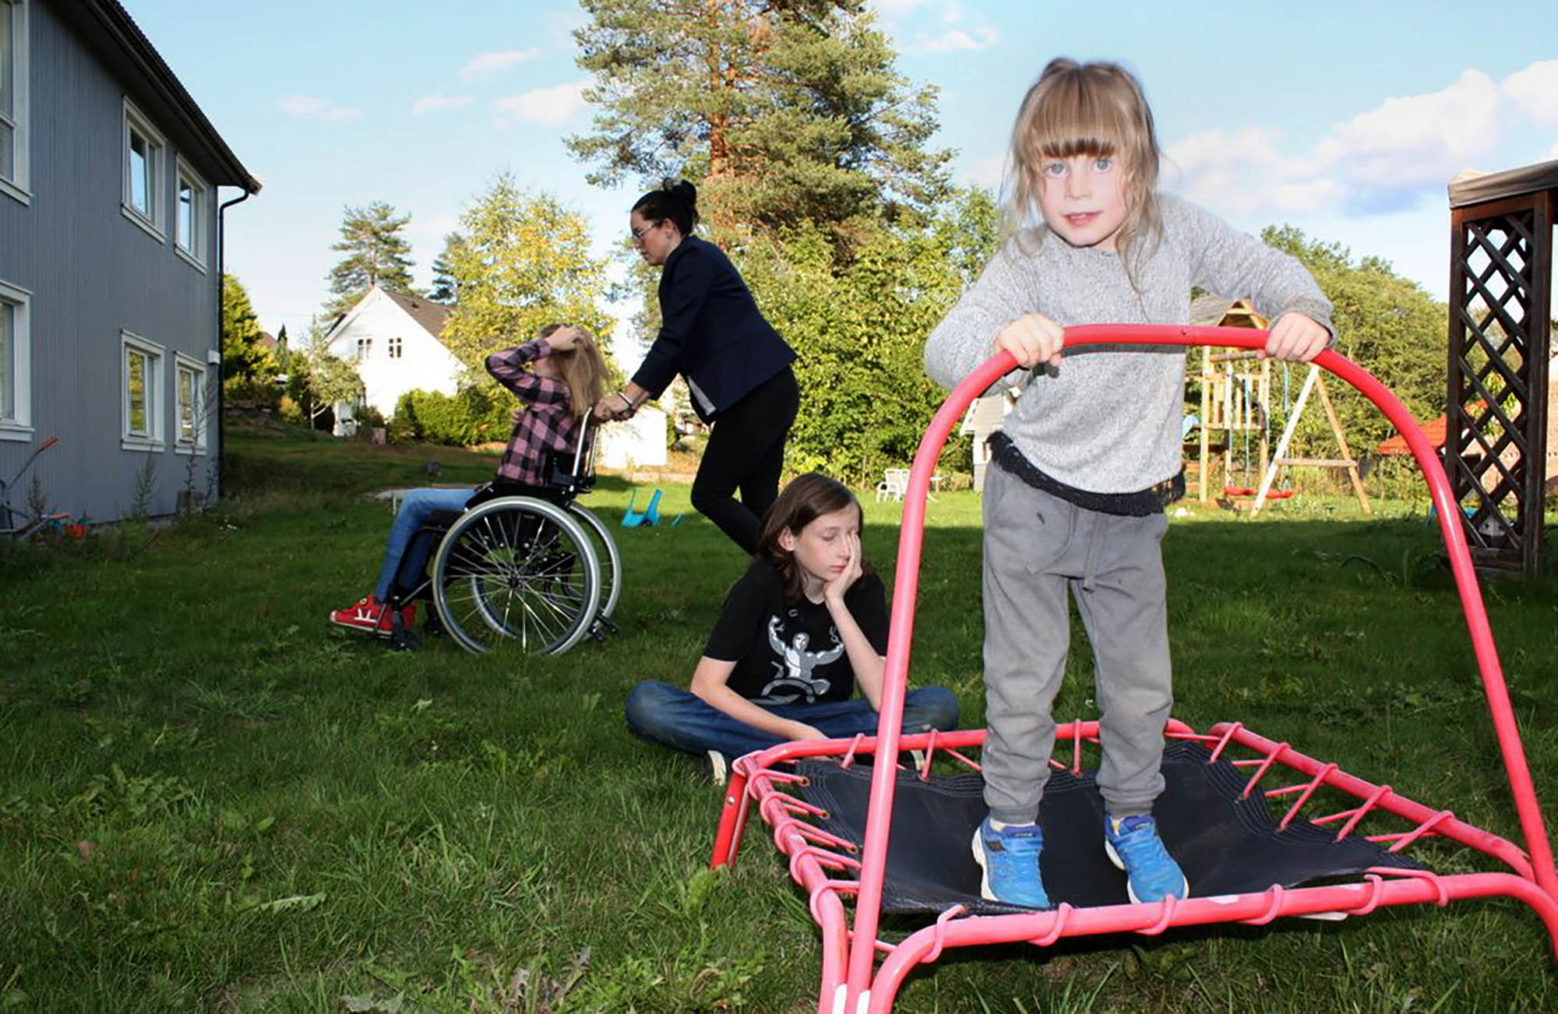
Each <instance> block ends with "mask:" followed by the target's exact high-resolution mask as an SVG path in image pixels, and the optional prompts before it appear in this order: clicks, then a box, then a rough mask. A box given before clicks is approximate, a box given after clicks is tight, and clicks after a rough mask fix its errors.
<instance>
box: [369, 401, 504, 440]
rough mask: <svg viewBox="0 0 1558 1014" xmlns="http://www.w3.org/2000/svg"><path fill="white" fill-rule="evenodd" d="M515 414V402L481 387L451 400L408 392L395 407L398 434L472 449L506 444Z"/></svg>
mask: <svg viewBox="0 0 1558 1014" xmlns="http://www.w3.org/2000/svg"><path fill="white" fill-rule="evenodd" d="M513 410H514V402H513V399H511V398H506V397H505V398H498V397H495V396H494V395H493V393H492V392H489V391H487V390H485V389H483V388H480V387H467V388H462V389H461V390H460V392H459V393H457V394H455V395H453V396H451V395H447V394H440V393H439V392H437V391H407V392H406V393H405V394H403V395H401V396H400V401H399V402H397V403H396V405H395V424H396V425H395V431H396V433H397V434H401V433H405V434H409V435H410V436H411V437H413V438H415V439H417V440H426V441H429V442H431V443H435V444H449V445H452V446H455V447H469V446H470V445H472V444H480V443H486V442H487V441H489V440H503V439H505V438H506V437H507V436H508V434H509V430H510V428H511V427H510V425H509V416H510V414H511V413H512V412H513Z"/></svg>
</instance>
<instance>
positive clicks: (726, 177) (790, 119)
mask: <svg viewBox="0 0 1558 1014" xmlns="http://www.w3.org/2000/svg"><path fill="white" fill-rule="evenodd" d="M581 6H583V8H584V10H585V12H586V14H588V15H589V17H590V19H591V21H590V23H589V24H588V25H586V26H585V27H583V28H581V29H579V30H577V31H576V32H575V33H574V37H575V39H576V41H577V42H578V44H579V51H580V52H579V57H578V62H579V65H580V66H581V67H583V68H585V69H586V70H588V71H590V72H592V73H593V74H594V75H595V81H594V84H593V86H592V87H591V88H590V89H589V90H588V91H587V92H586V93H585V96H586V98H587V99H588V100H589V101H590V103H591V104H592V105H593V106H594V107H595V108H596V109H597V110H598V112H597V114H596V117H595V121H594V124H593V129H592V131H591V132H590V133H588V134H585V135H581V136H576V137H572V138H569V139H568V145H569V147H570V149H571V150H572V151H573V153H574V155H575V156H576V157H577V158H579V159H581V160H582V161H585V162H587V163H590V164H592V165H593V166H594V169H593V170H592V171H591V173H590V174H589V177H588V178H589V180H590V181H591V182H592V183H596V184H607V185H612V184H616V183H619V182H620V181H621V180H622V179H623V178H624V177H625V176H636V177H639V178H640V179H642V180H646V181H651V182H654V181H658V180H659V179H660V178H662V177H669V176H684V177H687V178H689V179H692V180H693V181H694V182H696V183H697V184H698V185H699V187H700V200H699V203H700V207H701V209H702V210H703V212H704V214H705V217H706V218H707V219H708V220H709V221H710V223H711V225H712V226H713V232H714V238H715V239H716V241H719V242H728V241H730V240H731V239H733V238H734V237H735V236H736V235H739V234H741V233H744V232H747V231H750V230H761V229H776V228H783V227H789V226H793V225H797V224H799V223H800V222H802V221H811V222H814V223H817V224H820V225H823V226H825V227H827V228H829V229H830V230H832V231H833V232H834V233H835V234H838V233H842V232H846V231H849V230H850V229H851V228H852V226H851V225H850V223H852V222H855V221H857V220H859V219H861V218H867V219H880V218H882V217H884V216H886V217H888V218H895V217H898V215H899V213H901V212H904V211H910V212H915V213H921V214H923V213H925V212H927V211H928V210H929V209H930V208H931V207H933V205H934V204H935V202H936V201H937V199H938V198H939V197H941V196H942V195H943V194H944V193H945V191H946V188H947V173H946V164H947V161H948V159H949V157H950V155H949V153H948V152H946V151H928V150H926V148H925V145H926V143H927V142H928V140H929V138H930V136H931V134H932V133H933V132H934V131H935V129H936V120H935V114H934V101H935V90H934V89H933V88H930V87H921V88H911V87H910V85H909V84H908V82H907V81H906V80H905V79H904V78H903V77H902V76H901V75H899V74H898V73H897V72H896V71H895V70H894V69H893V61H894V53H893V50H892V46H891V44H890V42H889V40H888V39H887V37H886V36H885V35H884V34H883V33H882V32H881V31H879V30H878V29H877V28H876V25H875V16H874V15H873V14H872V13H871V12H870V10H869V9H868V8H867V6H866V4H865V3H864V0H832V2H829V0H662V2H659V3H655V4H644V3H642V2H640V0H582V2H581Z"/></svg>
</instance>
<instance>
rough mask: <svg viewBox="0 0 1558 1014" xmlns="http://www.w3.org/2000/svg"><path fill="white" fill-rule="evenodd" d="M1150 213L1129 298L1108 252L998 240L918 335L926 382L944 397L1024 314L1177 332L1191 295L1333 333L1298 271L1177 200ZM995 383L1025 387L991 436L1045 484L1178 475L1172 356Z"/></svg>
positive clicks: (1056, 240)
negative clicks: (1148, 244)
mask: <svg viewBox="0 0 1558 1014" xmlns="http://www.w3.org/2000/svg"><path fill="white" fill-rule="evenodd" d="M1158 206H1159V208H1160V209H1161V212H1162V218H1163V233H1162V236H1161V238H1160V240H1159V242H1158V243H1157V245H1156V247H1155V248H1154V249H1153V250H1152V251H1151V252H1150V255H1149V256H1147V257H1145V258H1143V257H1142V256H1141V255H1140V253H1137V254H1136V256H1135V257H1134V259H1133V260H1132V262H1131V263H1132V266H1133V268H1134V272H1135V275H1136V280H1137V282H1138V283H1139V286H1140V291H1139V292H1138V291H1137V289H1135V288H1133V287H1132V286H1131V282H1130V279H1128V278H1127V277H1126V274H1125V269H1124V265H1123V264H1122V263H1121V261H1120V258H1119V256H1118V255H1117V254H1116V253H1114V252H1112V251H1106V250H1098V249H1095V248H1090V247H1074V246H1071V245H1069V244H1067V243H1066V242H1065V241H1064V240H1062V239H1061V238H1060V237H1059V236H1056V235H1053V234H1051V235H1045V236H1043V237H1042V242H1040V243H1039V244H1038V246H1037V249H1034V250H1032V252H1031V253H1028V252H1025V251H1024V250H1023V249H1022V248H1021V247H1020V246H1019V245H1018V243H1017V242H1016V241H1010V242H1008V243H1007V244H1006V245H1005V246H1004V247H1002V249H1001V250H1000V252H998V253H997V254H996V255H995V257H994V258H993V259H992V260H991V261H990V263H989V264H988V265H987V266H986V267H985V270H984V274H982V275H981V276H980V278H979V280H978V281H977V282H975V283H974V285H973V286H972V287H971V288H970V289H969V290H968V291H966V292H964V293H963V296H962V298H961V299H959V300H958V302H957V305H956V306H954V307H953V308H952V312H950V313H949V314H947V317H946V319H945V320H943V321H942V322H941V323H940V324H939V325H938V326H937V327H936V330H935V331H933V332H931V336H930V338H929V339H928V340H927V341H926V343H925V369H926V371H927V372H928V373H929V374H930V377H931V379H932V380H934V381H935V382H936V383H938V384H940V385H941V386H943V387H946V388H952V387H954V386H955V385H956V384H957V383H958V382H959V381H961V380H962V379H963V378H964V377H966V376H968V374H969V373H971V372H972V371H973V370H974V368H975V367H976V366H978V365H979V364H980V363H982V362H984V361H985V360H986V359H988V358H989V357H990V356H991V355H992V354H993V352H994V347H993V344H992V343H993V342H994V340H995V334H996V332H997V331H999V330H1000V329H1001V328H1002V327H1003V326H1005V325H1006V324H1007V323H1009V322H1010V321H1012V320H1015V319H1016V318H1018V317H1020V316H1022V315H1023V314H1025V313H1042V314H1043V315H1044V316H1046V317H1049V318H1050V319H1051V320H1054V321H1055V322H1056V323H1058V324H1060V325H1062V326H1063V327H1070V326H1073V325H1077V324H1183V323H1186V321H1187V320H1188V319H1189V314H1190V290H1191V287H1192V286H1197V287H1199V288H1202V289H1205V290H1207V291H1209V292H1214V293H1217V294H1218V295H1222V296H1227V297H1228V298H1230V299H1237V298H1241V297H1247V298H1249V299H1250V300H1252V301H1253V302H1254V304H1255V308H1256V309H1257V310H1259V311H1260V312H1261V313H1262V314H1263V315H1265V316H1266V317H1267V318H1268V319H1271V320H1275V319H1276V318H1277V317H1278V316H1280V315H1281V314H1283V313H1286V312H1288V311H1297V312H1299V313H1302V314H1304V315H1305V316H1308V317H1311V318H1313V319H1314V320H1316V321H1318V322H1319V323H1320V324H1322V325H1324V326H1325V327H1326V329H1327V330H1331V331H1333V333H1334V330H1335V329H1334V328H1332V327H1331V304H1330V302H1329V301H1328V300H1327V299H1326V298H1325V296H1324V294H1322V293H1321V292H1320V288H1319V286H1317V285H1316V284H1315V281H1314V279H1313V278H1311V277H1310V275H1309V272H1308V271H1306V270H1305V269H1304V267H1303V266H1302V265H1301V264H1299V263H1298V261H1296V260H1295V259H1293V258H1292V257H1289V256H1287V255H1286V254H1283V253H1280V252H1278V251H1276V250H1273V249H1272V248H1270V247H1268V246H1266V245H1265V244H1264V243H1262V242H1261V241H1260V240H1258V239H1256V238H1255V237H1253V236H1250V235H1247V234H1245V233H1242V232H1239V231H1237V230H1235V229H1233V228H1232V227H1231V226H1229V225H1228V224H1227V223H1225V222H1223V221H1222V220H1221V219H1219V218H1217V217H1216V216H1215V215H1212V214H1211V213H1209V212H1207V211H1205V210H1204V209H1202V208H1199V207H1196V206H1195V205H1193V204H1190V203H1189V202H1187V201H1184V200H1182V199H1180V198H1177V197H1173V196H1169V195H1166V194H1159V195H1158ZM1025 245H1027V246H1029V247H1031V246H1032V245H1033V244H1032V240H1031V238H1030V240H1029V242H1028V243H1027V244H1025ZM1139 249H1140V245H1138V250H1139ZM1002 383H1003V384H1005V385H1007V386H1011V387H1017V386H1020V385H1022V384H1023V383H1026V385H1027V386H1026V389H1025V390H1023V391H1022V394H1021V396H1020V397H1019V398H1018V401H1017V407H1016V408H1015V409H1014V410H1013V411H1012V413H1011V414H1010V415H1009V416H1007V419H1006V424H1005V427H1004V429H1005V431H1006V433H1007V435H1008V436H1010V437H1011V438H1012V442H1013V443H1014V444H1016V446H1017V449H1018V450H1020V451H1021V452H1022V454H1023V456H1024V457H1026V458H1027V459H1028V460H1029V461H1031V462H1033V463H1034V464H1035V465H1037V466H1038V467H1039V468H1041V469H1043V470H1044V471H1045V472H1046V473H1048V474H1049V475H1050V476H1052V477H1053V478H1056V479H1059V480H1060V481H1061V482H1064V483H1066V484H1067V485H1070V486H1075V487H1077V488H1078V489H1084V490H1088V491H1089V492H1094V493H1129V492H1135V491H1137V490H1143V489H1146V488H1148V487H1149V486H1152V485H1153V484H1155V483H1157V482H1161V481H1162V480H1164V479H1167V478H1170V477H1172V476H1173V475H1175V474H1176V473H1178V472H1179V469H1180V434H1181V432H1182V430H1181V422H1180V415H1181V411H1182V406H1183V398H1184V384H1185V356H1184V351H1183V349H1181V348H1178V347H1175V346H1136V347H1134V350H1132V347H1129V346H1121V345H1109V346H1099V347H1097V349H1096V350H1080V351H1076V352H1070V351H1068V352H1066V353H1065V362H1063V363H1062V364H1061V365H1060V367H1059V369H1058V370H1052V371H1044V370H1040V371H1034V372H1033V373H1031V374H1030V373H1028V372H1024V371H1020V370H1018V371H1013V372H1012V373H1009V374H1007V375H1006V377H1005V378H1004V379H1003V381H1002Z"/></svg>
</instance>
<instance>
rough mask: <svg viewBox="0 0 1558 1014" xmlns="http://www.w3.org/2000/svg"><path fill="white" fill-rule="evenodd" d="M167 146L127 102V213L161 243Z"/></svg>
mask: <svg viewBox="0 0 1558 1014" xmlns="http://www.w3.org/2000/svg"><path fill="white" fill-rule="evenodd" d="M166 150H167V144H166V142H164V141H163V139H162V135H161V134H159V133H157V130H156V128H155V127H153V126H152V125H151V121H150V120H148V119H147V118H146V117H145V116H143V115H142V114H141V113H140V111H139V110H137V109H136V108H135V107H134V106H132V105H130V103H129V101H128V100H126V102H125V104H124V213H125V216H126V217H127V218H129V219H130V221H132V222H134V223H135V224H136V225H139V226H140V227H141V228H143V229H145V230H146V231H147V232H149V233H151V234H152V235H153V236H155V237H157V238H158V239H161V238H162V235H163V233H162V228H163V226H162V221H163V207H162V205H163V200H164V198H163V192H164V190H165V187H164V184H165V182H166V177H165V176H164V175H163V172H164V169H163V163H164V162H165V161H166V159H165V158H164V155H165V153H166Z"/></svg>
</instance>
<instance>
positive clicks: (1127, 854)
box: [1104, 813, 1190, 904]
mask: <svg viewBox="0 0 1558 1014" xmlns="http://www.w3.org/2000/svg"><path fill="white" fill-rule="evenodd" d="M1104 851H1105V852H1107V853H1109V861H1110V862H1112V863H1114V865H1115V866H1117V867H1119V868H1120V869H1122V870H1124V871H1125V892H1126V893H1127V894H1129V895H1130V896H1131V900H1132V901H1134V902H1136V903H1137V904H1140V903H1142V902H1144V901H1162V900H1163V899H1164V898H1167V897H1170V896H1173V897H1175V898H1183V897H1185V896H1186V895H1188V894H1189V893H1190V881H1188V880H1186V879H1185V871H1184V870H1181V869H1180V868H1179V864H1178V863H1176V862H1175V861H1174V857H1173V856H1171V855H1169V854H1168V849H1166V848H1164V847H1163V839H1162V838H1159V837H1158V822H1157V821H1155V820H1153V819H1152V817H1151V816H1150V815H1148V814H1145V813H1141V814H1136V815H1135V816H1131V817H1126V818H1125V819H1124V820H1115V819H1114V818H1113V817H1105V818H1104Z"/></svg>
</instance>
